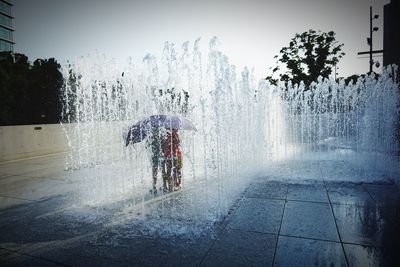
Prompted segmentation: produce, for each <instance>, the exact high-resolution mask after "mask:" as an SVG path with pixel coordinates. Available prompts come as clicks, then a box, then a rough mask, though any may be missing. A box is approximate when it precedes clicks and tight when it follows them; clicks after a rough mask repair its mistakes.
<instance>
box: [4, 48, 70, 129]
mask: <svg viewBox="0 0 400 267" xmlns="http://www.w3.org/2000/svg"><path fill="white" fill-rule="evenodd" d="M59 68H60V65H59V64H58V63H57V61H56V60H55V59H54V58H50V59H46V60H42V59H38V60H36V61H35V62H34V63H33V64H32V65H31V64H30V63H29V61H28V58H27V57H26V56H25V55H23V54H11V53H10V52H2V53H0V95H1V97H0V125H20V124H41V123H58V122H59V117H60V113H61V102H60V97H59V96H60V90H61V88H62V86H63V77H62V74H61V73H60V71H59V70H58V69H59Z"/></svg>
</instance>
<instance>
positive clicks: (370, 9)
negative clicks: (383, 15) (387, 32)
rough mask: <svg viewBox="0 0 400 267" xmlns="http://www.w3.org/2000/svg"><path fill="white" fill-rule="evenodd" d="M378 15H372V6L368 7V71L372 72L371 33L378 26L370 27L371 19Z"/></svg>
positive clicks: (376, 29)
mask: <svg viewBox="0 0 400 267" xmlns="http://www.w3.org/2000/svg"><path fill="white" fill-rule="evenodd" d="M378 18H379V15H374V16H373V17H372V6H370V7H369V38H367V43H368V45H369V73H370V74H371V73H372V67H373V65H374V60H373V59H372V44H373V42H372V33H373V32H376V31H378V30H379V28H378V27H372V20H374V19H378Z"/></svg>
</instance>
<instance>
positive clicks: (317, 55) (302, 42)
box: [266, 29, 345, 86]
mask: <svg viewBox="0 0 400 267" xmlns="http://www.w3.org/2000/svg"><path fill="white" fill-rule="evenodd" d="M342 47H343V44H338V42H337V41H336V39H335V33H334V32H333V31H330V32H328V33H325V32H320V31H318V32H317V31H315V30H312V29H311V30H308V31H307V32H303V33H301V34H299V33H297V34H296V35H295V36H294V38H292V39H291V40H290V42H289V46H287V47H283V48H282V49H281V50H280V55H279V56H278V55H276V56H275V57H274V58H276V59H277V66H276V67H275V68H274V69H273V70H272V74H271V75H270V76H267V77H266V80H267V81H269V82H271V83H272V84H277V83H278V81H284V82H288V81H291V82H292V83H300V82H301V81H303V82H304V83H305V85H307V86H308V85H310V84H311V82H313V81H316V80H317V78H318V76H322V77H325V78H328V77H329V75H330V74H331V73H332V69H333V68H334V66H335V65H336V64H337V63H338V62H339V59H341V58H342V57H343V56H344V55H345V53H344V52H342ZM282 65H283V66H284V71H283V72H281V67H282ZM276 75H277V76H278V77H277V78H275V77H274V76H276Z"/></svg>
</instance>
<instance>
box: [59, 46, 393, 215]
mask: <svg viewBox="0 0 400 267" xmlns="http://www.w3.org/2000/svg"><path fill="white" fill-rule="evenodd" d="M199 44H200V40H196V41H195V42H194V44H193V46H192V47H190V44H189V43H188V42H186V43H184V44H183V45H182V47H181V48H180V49H176V48H175V46H174V44H172V43H168V42H167V43H165V46H164V52H163V55H162V57H161V58H159V59H158V58H156V57H155V56H153V55H150V54H149V55H146V56H145V57H144V58H143V61H142V62H132V61H131V62H129V64H128V66H127V67H126V68H125V69H124V70H119V69H118V68H117V67H116V66H115V63H114V62H113V61H112V60H108V59H107V58H106V57H104V56H101V55H91V56H88V57H82V58H80V59H78V60H76V61H75V62H74V63H70V64H67V65H66V66H65V67H64V68H63V74H64V77H65V81H66V82H65V90H64V110H63V118H64V129H65V133H66V136H67V139H68V142H69V146H70V149H71V152H70V154H69V156H68V157H67V167H68V168H69V169H71V170H74V171H75V172H77V173H79V175H81V177H82V179H83V180H85V183H84V184H85V185H86V186H85V187H84V188H81V190H80V191H79V192H77V193H76V197H77V199H79V201H83V202H85V203H90V204H96V205H99V204H104V203H113V202H117V201H120V202H123V203H124V205H126V206H129V207H137V206H138V205H139V206H140V205H144V203H146V202H147V201H149V193H148V189H150V188H151V182H152V181H151V167H150V166H151V165H150V161H149V160H148V158H149V151H148V150H147V149H146V148H145V145H144V144H143V143H138V144H135V145H133V146H128V147H125V146H124V139H123V138H122V136H123V134H124V132H126V131H127V128H128V127H129V126H131V125H132V124H133V123H135V122H137V121H139V120H142V119H144V118H147V117H149V116H150V115H153V114H180V115H181V116H184V117H186V118H188V119H189V120H191V121H192V122H193V123H194V124H195V125H196V127H197V129H198V131H197V132H189V131H187V132H186V131H181V142H182V151H183V153H184V168H183V173H184V178H183V188H184V189H183V190H193V192H197V194H196V193H193V194H190V197H189V198H188V199H185V200H186V201H188V202H191V201H192V202H193V201H200V200H201V201H200V202H201V203H202V204H201V205H200V207H201V208H199V205H198V206H197V208H196V207H195V208H194V209H197V210H196V212H194V210H190V211H186V212H188V213H190V214H191V216H195V217H196V216H197V217H196V218H198V217H199V216H200V217H201V216H204V215H206V216H211V218H217V217H218V216H223V215H224V214H226V212H227V210H228V209H229V207H230V205H231V204H232V201H233V200H234V199H236V198H237V196H238V194H239V193H240V192H242V190H243V189H244V188H245V186H246V185H247V184H248V183H249V182H250V181H251V180H252V178H254V177H256V176H259V175H269V176H271V177H272V178H273V177H275V178H277V179H287V178H290V179H295V178H299V177H300V178H301V177H302V174H301V173H302V170H301V168H302V166H303V165H304V163H305V162H307V161H309V162H311V161H315V162H319V163H318V165H315V166H314V169H315V171H316V174H311V177H308V178H316V179H336V178H338V176H336V175H335V174H334V170H335V169H336V168H337V167H338V166H340V167H343V166H346V167H348V168H351V169H352V170H356V171H357V173H358V176H357V177H362V178H365V179H368V175H367V174H368V173H374V175H375V174H376V173H377V172H379V173H381V174H382V175H391V174H393V173H396V172H397V171H398V170H397V169H396V168H397V167H398V158H396V157H395V154H394V153H395V152H396V153H398V148H399V145H398V143H396V139H395V123H396V121H397V118H398V115H399V114H398V107H399V103H398V100H399V95H398V94H399V92H398V88H397V86H396V84H395V82H394V81H393V77H392V76H391V75H390V74H391V70H390V68H389V69H388V70H386V71H384V72H383V73H382V75H380V76H379V78H377V79H375V77H374V76H373V75H372V76H366V77H363V78H359V79H358V81H357V82H356V83H350V84H348V85H346V84H345V83H344V81H343V80H341V81H339V82H336V81H333V80H327V79H322V78H320V79H319V80H318V81H317V82H315V83H313V84H311V86H310V88H308V89H307V88H306V87H305V86H304V85H303V84H300V85H291V84H288V85H287V86H285V85H283V84H280V85H278V86H272V85H270V84H268V83H267V82H263V81H262V82H260V83H258V82H257V81H255V79H254V77H253V75H252V72H251V71H249V70H248V69H247V68H245V69H243V70H242V71H238V70H237V69H236V67H235V66H234V65H232V64H231V63H230V62H229V59H228V58H227V56H226V55H224V54H223V53H222V52H221V51H220V50H219V49H218V40H217V39H216V38H213V39H212V40H211V41H210V43H209V52H208V56H204V55H203V54H202V53H201V50H200V48H199ZM338 164H339V165H338ZM366 167H369V169H366ZM322 168H324V173H325V175H321V169H322ZM326 168H328V169H326ZM329 168H331V169H329ZM283 170H289V172H285V171H283ZM326 173H327V174H326ZM351 175H352V176H351V178H350V179H358V178H355V177H356V176H354V173H351ZM308 176H310V174H308ZM374 177H375V178H377V177H378V176H376V175H375V176H374ZM385 177H386V176H385ZM342 178H343V177H342ZM347 178H348V177H347ZM371 179H372V178H371ZM173 195H174V194H172V195H171V196H172V198H173ZM179 212H182V211H179ZM210 214H211V215H210ZM208 218H210V217H208Z"/></svg>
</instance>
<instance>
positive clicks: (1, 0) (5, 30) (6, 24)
mask: <svg viewBox="0 0 400 267" xmlns="http://www.w3.org/2000/svg"><path fill="white" fill-rule="evenodd" d="M12 6H13V4H12V3H11V0H0V52H2V51H13V50H14V39H13V32H14V29H13V19H14V17H13V16H12V14H11V7H12Z"/></svg>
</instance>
